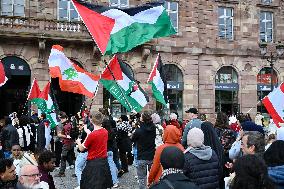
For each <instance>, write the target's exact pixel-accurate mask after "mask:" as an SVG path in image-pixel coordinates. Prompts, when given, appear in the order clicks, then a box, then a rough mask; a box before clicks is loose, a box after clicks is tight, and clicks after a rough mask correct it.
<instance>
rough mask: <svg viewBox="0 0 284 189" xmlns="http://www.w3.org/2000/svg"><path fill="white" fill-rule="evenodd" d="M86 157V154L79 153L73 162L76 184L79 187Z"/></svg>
mask: <svg viewBox="0 0 284 189" xmlns="http://www.w3.org/2000/svg"><path fill="white" fill-rule="evenodd" d="M87 156H88V152H84V153H82V152H80V153H78V155H77V158H76V161H75V175H76V177H77V182H78V184H79V186H80V181H81V175H82V172H83V169H84V168H85V166H86V163H87Z"/></svg>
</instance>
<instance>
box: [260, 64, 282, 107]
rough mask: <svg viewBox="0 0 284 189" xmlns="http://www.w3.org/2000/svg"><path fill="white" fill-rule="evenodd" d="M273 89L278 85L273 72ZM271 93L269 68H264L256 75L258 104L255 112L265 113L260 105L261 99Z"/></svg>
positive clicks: (275, 74)
mask: <svg viewBox="0 0 284 189" xmlns="http://www.w3.org/2000/svg"><path fill="white" fill-rule="evenodd" d="M272 85H273V88H275V87H277V85H278V78H277V73H276V72H275V70H273V76H272ZM270 92H271V68H270V67H264V68H262V69H261V70H260V72H259V73H258V74H257V98H258V101H259V103H258V104H257V111H258V112H261V113H267V110H266V108H265V107H264V105H263V104H262V99H263V98H264V97H265V96H267V95H268V94H269V93H270Z"/></svg>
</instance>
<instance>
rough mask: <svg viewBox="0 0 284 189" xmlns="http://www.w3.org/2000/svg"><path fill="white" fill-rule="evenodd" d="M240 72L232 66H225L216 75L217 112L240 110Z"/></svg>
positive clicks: (228, 112) (235, 111) (228, 113)
mask: <svg viewBox="0 0 284 189" xmlns="http://www.w3.org/2000/svg"><path fill="white" fill-rule="evenodd" d="M238 93H239V84H238V74H237V72H236V71H235V69H234V68H233V67H231V66H224V67H222V68H221V69H219V70H218V72H217V74H216V76H215V112H219V111H221V112H224V113H226V114H227V115H230V114H234V113H237V112H239V111H240V105H239V102H238Z"/></svg>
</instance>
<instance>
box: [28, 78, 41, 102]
mask: <svg viewBox="0 0 284 189" xmlns="http://www.w3.org/2000/svg"><path fill="white" fill-rule="evenodd" d="M39 95H40V89H39V86H38V83H37V80H36V78H34V80H33V83H32V86H31V89H30V91H29V94H28V100H32V99H34V98H38V97H39Z"/></svg>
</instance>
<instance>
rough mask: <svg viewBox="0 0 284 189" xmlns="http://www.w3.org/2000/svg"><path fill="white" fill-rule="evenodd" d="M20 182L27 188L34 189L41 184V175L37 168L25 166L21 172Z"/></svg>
mask: <svg viewBox="0 0 284 189" xmlns="http://www.w3.org/2000/svg"><path fill="white" fill-rule="evenodd" d="M19 182H20V183H21V184H22V185H23V186H25V187H26V188H32V187H33V186H34V185H37V184H39V182H40V174H39V170H38V168H37V166H35V165H24V166H23V167H22V168H21V170H20V174H19Z"/></svg>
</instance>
